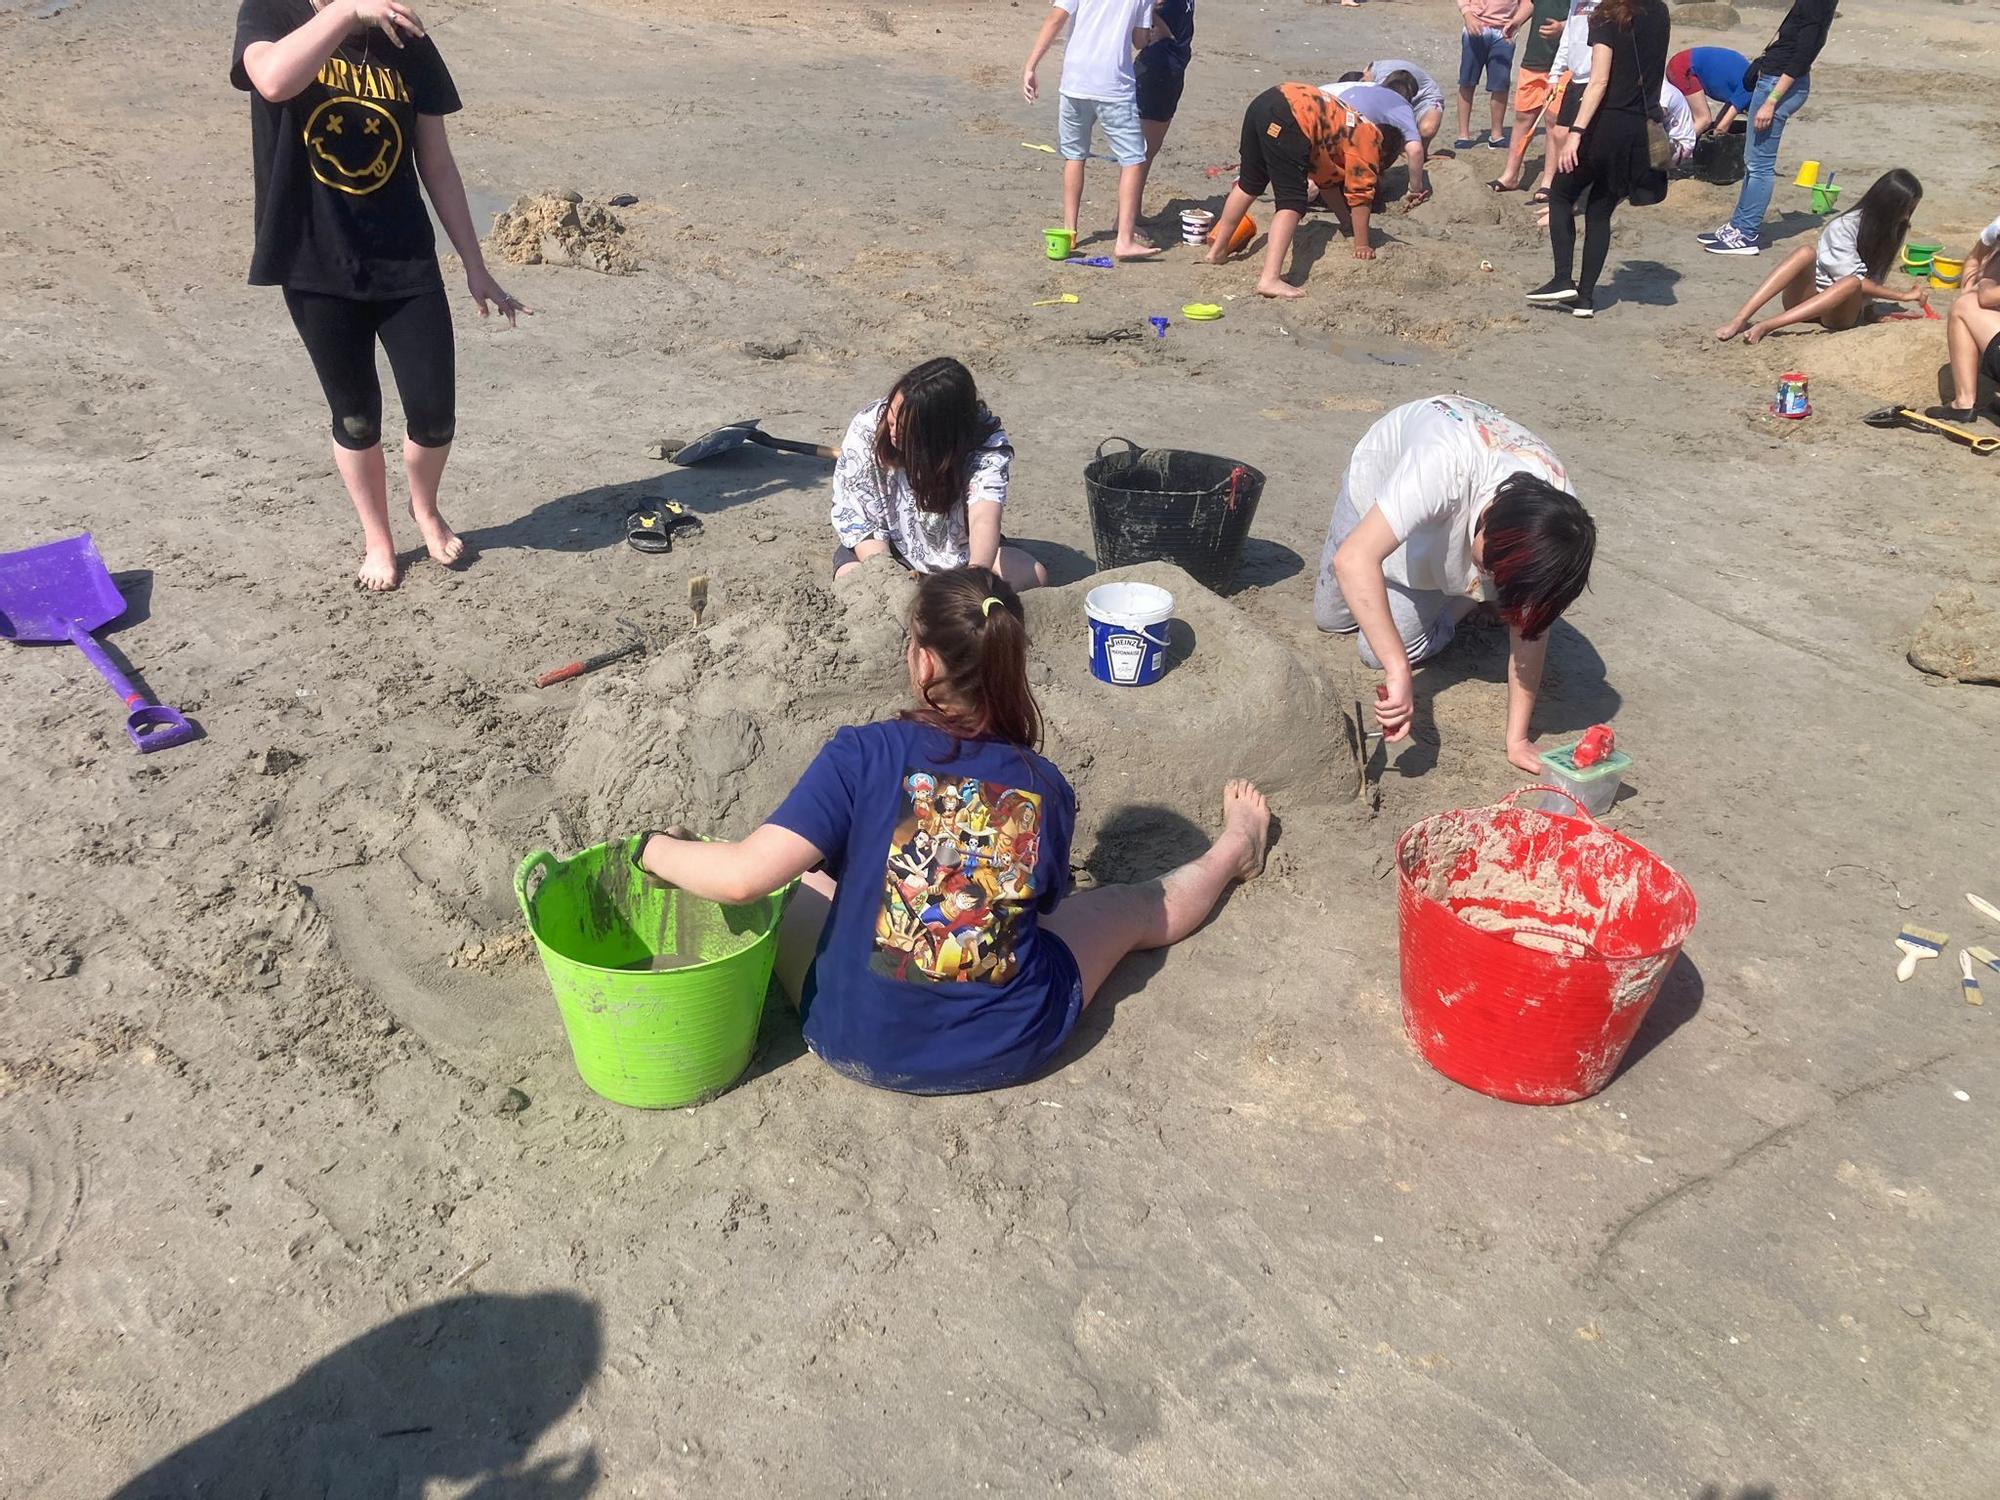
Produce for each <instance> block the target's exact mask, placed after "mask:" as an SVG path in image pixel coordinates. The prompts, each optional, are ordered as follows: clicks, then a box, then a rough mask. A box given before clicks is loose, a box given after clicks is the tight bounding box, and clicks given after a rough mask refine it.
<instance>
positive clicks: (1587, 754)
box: [1570, 724, 1618, 770]
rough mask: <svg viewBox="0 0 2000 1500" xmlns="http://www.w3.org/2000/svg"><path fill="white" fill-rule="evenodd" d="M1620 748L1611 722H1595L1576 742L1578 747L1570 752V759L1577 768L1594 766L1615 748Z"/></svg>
mask: <svg viewBox="0 0 2000 1500" xmlns="http://www.w3.org/2000/svg"><path fill="white" fill-rule="evenodd" d="M1617 748H1618V736H1617V735H1615V734H1613V733H1612V732H1611V726H1610V725H1609V724H1595V725H1592V726H1591V728H1590V729H1588V730H1586V731H1585V733H1584V736H1583V738H1582V739H1580V740H1578V741H1577V742H1576V749H1574V750H1572V751H1571V752H1570V759H1571V760H1573V761H1575V762H1576V765H1577V769H1578V770H1581V769H1582V768H1583V767H1585V766H1594V765H1596V764H1597V763H1598V762H1599V761H1600V760H1603V759H1604V757H1605V756H1607V755H1609V754H1610V753H1611V752H1612V751H1613V750H1616V749H1617Z"/></svg>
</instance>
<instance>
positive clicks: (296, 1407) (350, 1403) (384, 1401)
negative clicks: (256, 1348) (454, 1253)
mask: <svg viewBox="0 0 2000 1500" xmlns="http://www.w3.org/2000/svg"><path fill="white" fill-rule="evenodd" d="M603 1357H604V1335H603V1330H602V1327H601V1324H600V1320H599V1317H598V1314H597V1311H596V1309H595V1308H594V1307H593V1306H592V1305H591V1304H590V1303H589V1302H587V1301H585V1300H584V1299H583V1298H582V1297H579V1296H577V1295H575V1294H574V1293H570V1292H543V1293H538V1294H535V1295H532V1296H522V1297H510V1296H498V1295H488V1294H485V1293H475V1294H472V1295H469V1296H463V1297H454V1298H452V1299H450V1300H449V1301H445V1302H437V1303H433V1304H431V1305H430V1306H428V1307H420V1308H416V1309H414V1310H412V1311H410V1312H406V1313H404V1314H402V1315H401V1316H400V1317H397V1318H393V1319H391V1320H390V1321H389V1322H387V1323H384V1324H382V1325H381V1326H380V1327H377V1328H374V1329H371V1330H370V1331H369V1332H367V1333H364V1334H362V1335H361V1336H360V1337H359V1338H357V1339H354V1340H353V1341H351V1342H349V1343H346V1344H343V1345H341V1346H340V1347H339V1348H338V1349H336V1350H334V1351H333V1352H332V1353H331V1354H328V1355H325V1356H324V1357H322V1358H321V1359H319V1360H317V1361H315V1362H314V1363H313V1364H311V1365H309V1366H307V1367H306V1369H305V1370H303V1371H302V1372H300V1374H299V1377H298V1378H297V1379H296V1380H294V1381H293V1382H292V1383H291V1384H290V1385H288V1386H286V1387H285V1388H284V1389H283V1390H280V1391H277V1392H274V1393H273V1394H272V1395H270V1396H267V1397H265V1398H264V1399H263V1400H262V1401H259V1402H258V1403H257V1404H256V1405H255V1406H252V1407H249V1408H247V1409H246V1410H244V1411H241V1412H238V1413H237V1414H236V1415H235V1416H233V1417H231V1418H230V1419H229V1420H228V1421H226V1422H224V1423H222V1424H221V1425H220V1426H219V1427H216V1428H213V1429H212V1430H210V1431H209V1432H206V1433H204V1434H202V1436H200V1437H198V1438H196V1439H194V1440H193V1441H192V1442H190V1443H188V1444H187V1445H186V1446H184V1447H182V1448H180V1449H178V1450H176V1451H175V1452H173V1453H171V1454H169V1455H168V1456H167V1457H165V1458H163V1459H161V1460H160V1461H159V1462H158V1463H157V1464H155V1465H154V1466H153V1467H152V1468H150V1469H148V1470H146V1472H145V1473H143V1474H140V1475H138V1476H136V1477H135V1478H133V1479H132V1480H130V1481H128V1482H127V1483H126V1484H125V1485H124V1486H123V1487H122V1488H120V1489H119V1490H118V1491H116V1492H115V1494H114V1495H113V1496H112V1500H170V1497H171V1500H179V1497H183V1496H186V1497H190V1500H192V1497H194V1496H207V1495H357V1496H358V1495H385V1496H387V1495H415V1494H429V1493H431V1490H432V1486H433V1484H434V1483H435V1482H437V1481H451V1482H452V1483H453V1484H454V1485H455V1486H463V1487H456V1488H453V1490H452V1493H453V1494H454V1495H457V1496H461V1497H464V1500H472V1497H477V1500H501V1497H503V1496H505V1497H507V1500H580V1497H582V1496H584V1495H587V1494H589V1493H590V1491H591V1490H592V1489H593V1488H595V1486H596V1484H597V1479H598V1462H597V1454H596V1450H595V1449H594V1448H585V1449H584V1450H582V1451H581V1452H571V1453H569V1454H567V1455H564V1456H561V1457H557V1458H552V1459H546V1460H543V1461H541V1462H539V1463H533V1464H526V1465H524V1464H523V1462H522V1460H523V1459H524V1458H525V1456H526V1454H527V1453H528V1451H529V1450H530V1449H531V1448H533V1447H534V1445H535V1443H536V1442H537V1441H539V1440H540V1439H541V1437H542V1436H543V1435H544V1434H545V1433H547V1432H548V1431H549V1430H550V1429H551V1428H553V1427H554V1426H555V1424H556V1422H557V1421H558V1420H560V1419H561V1417H562V1416H563V1414H564V1413H565V1412H567V1411H569V1410H570V1409H571V1408H572V1407H573V1406H575V1405H576V1403H577V1400H578V1398H579V1397H580V1396H581V1395H582V1393H583V1389H584V1387H585V1386H586V1385H587V1384H588V1383H589V1382H590V1380H591V1379H592V1377H594V1376H595V1375H596V1373H597V1369H598V1367H599V1365H600V1364H601V1363H602V1362H603Z"/></svg>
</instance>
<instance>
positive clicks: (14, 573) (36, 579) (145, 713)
mask: <svg viewBox="0 0 2000 1500" xmlns="http://www.w3.org/2000/svg"><path fill="white" fill-rule="evenodd" d="M124 613H125V596H124V595H123V594H121V593H119V592H118V585H117V584H115V583H113V582H112V581H111V573H110V570H109V569H107V568H106V567H105V566H104V559H103V558H101V557H99V556H98V555H97V544H96V543H95V542H93V541H91V539H90V533H89V532H87V531H86V532H84V533H83V535H81V536H73V537H69V538H66V539H65V540H63V541H60V542H49V543H46V544H44V545H43V546H40V547H29V548H27V549H25V550H23V551H20V552H7V553H0V639H6V640H10V641H14V642H16V643H27V642H37V641H68V642H69V643H70V644H71V645H72V646H74V647H76V649H77V650H79V651H81V652H82V653H83V654H84V656H85V658H86V659H87V660H88V661H89V662H90V664H91V665H92V666H93V667H95V668H97V671H98V674H99V675H100V676H101V677H103V678H104V680H105V681H106V682H108V683H110V684H111V688H112V691H113V692H115V693H117V694H118V696H119V697H120V698H122V699H124V700H125V707H126V710H127V712H126V715H125V733H126V734H127V735H128V736H130V737H131V740H132V743H133V744H134V745H136V746H138V747H139V749H140V751H141V752H142V753H143V752H146V751H151V750H165V749H167V748H168V747H169V746H171V745H183V744H186V743H187V742H188V741H189V740H191V739H193V738H194V736H195V728H194V725H192V724H190V723H189V722H188V721H187V720H186V719H184V718H182V717H181V714H180V711H179V710H177V709H172V708H168V707H167V706H166V705H165V704H163V703H154V702H151V701H150V700H149V699H148V698H147V697H146V695H145V694H144V693H142V692H140V691H139V690H138V689H137V688H135V687H133V686H132V683H131V682H130V680H129V679H127V678H126V676H125V674H124V673H123V672H120V671H119V670H118V668H117V667H116V666H114V665H112V662H111V658H110V657H109V656H108V655H106V654H105V651H104V647H103V646H101V645H99V644H98V642H97V638H96V637H95V636H94V635H92V634H91V632H92V631H94V630H98V629H101V628H102V627H104V626H106V625H109V624H110V623H111V622H112V621H113V620H115V619H117V618H118V617H119V616H120V615H122V614H124Z"/></svg>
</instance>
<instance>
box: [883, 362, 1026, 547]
mask: <svg viewBox="0 0 2000 1500" xmlns="http://www.w3.org/2000/svg"><path fill="white" fill-rule="evenodd" d="M898 396H901V397H902V398H903V409H902V411H901V412H899V413H898V414H897V417H896V435H895V436H894V437H891V436H890V435H889V408H890V407H892V406H894V405H895V404H896V398H897V397H898ZM999 430H1000V424H999V423H998V422H997V421H995V420H994V418H993V413H991V412H990V411H988V410H987V409H986V407H985V405H984V403H982V402H981V401H980V399H979V388H978V387H977V386H976V385H974V384H973V382H972V372H971V371H970V370H968V369H966V368H965V366H964V365H962V364H960V363H959V362H958V361H957V360H955V359H927V360H925V361H924V362H923V363H922V364H920V365H918V366H917V367H916V368H915V369H914V370H908V371H905V372H904V374H903V376H902V378H901V379H899V380H898V381H897V382H896V383H895V384H894V385H892V386H890V387H889V395H888V399H887V400H885V401H884V402H883V403H882V419H881V420H880V421H879V422H878V423H876V425H875V457H876V459H877V460H878V461H879V462H880V463H881V465H882V466H883V467H884V468H885V469H900V470H902V472H903V475H904V477H905V478H907V479H908V480H909V481H910V490H911V493H913V494H914V495H915V496H916V501H917V509H918V510H921V511H922V512H924V514H926V515H931V516H944V515H950V514H951V512H952V510H953V508H954V507H956V506H959V505H962V504H964V503H965V483H966V479H967V476H968V471H969V470H970V468H971V464H972V455H973V453H974V451H975V450H977V449H978V448H979V446H980V445H981V444H982V443H984V442H985V441H986V440H987V439H988V438H990V437H992V436H993V434H994V433H995V432H998V431H999Z"/></svg>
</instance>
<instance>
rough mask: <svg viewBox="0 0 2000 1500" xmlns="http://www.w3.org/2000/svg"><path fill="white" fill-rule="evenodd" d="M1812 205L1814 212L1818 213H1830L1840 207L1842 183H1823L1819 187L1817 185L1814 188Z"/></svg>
mask: <svg viewBox="0 0 2000 1500" xmlns="http://www.w3.org/2000/svg"><path fill="white" fill-rule="evenodd" d="M1812 206H1813V212H1814V213H1816V214H1830V213H1832V212H1833V211H1834V210H1835V209H1837V208H1839V207H1840V185H1839V184H1838V183H1822V184H1820V185H1819V186H1818V187H1815V188H1814V189H1813V190H1812Z"/></svg>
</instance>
